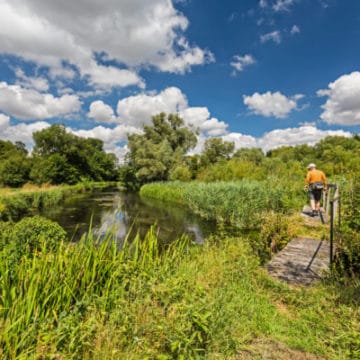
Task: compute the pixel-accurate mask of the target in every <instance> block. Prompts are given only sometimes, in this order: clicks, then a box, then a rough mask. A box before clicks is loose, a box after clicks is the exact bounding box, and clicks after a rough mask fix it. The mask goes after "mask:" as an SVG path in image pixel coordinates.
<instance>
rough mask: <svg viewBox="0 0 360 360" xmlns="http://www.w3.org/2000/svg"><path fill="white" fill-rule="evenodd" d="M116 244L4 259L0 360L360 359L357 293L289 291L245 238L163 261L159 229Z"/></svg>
mask: <svg viewBox="0 0 360 360" xmlns="http://www.w3.org/2000/svg"><path fill="white" fill-rule="evenodd" d="M108 240H109V241H104V242H102V243H101V244H96V242H93V241H90V240H89V239H88V240H85V239H83V241H81V242H80V243H77V244H68V243H60V244H59V246H57V247H56V249H54V250H51V251H50V250H46V247H45V246H44V247H43V248H41V247H40V250H38V251H36V252H35V253H26V254H25V255H24V256H23V257H22V258H21V260H20V261H19V262H18V263H17V265H16V266H14V265H13V264H12V265H11V268H9V264H10V259H9V257H8V256H7V255H8V254H7V253H6V248H5V249H3V250H2V252H1V282H0V287H1V289H0V291H1V295H2V296H1V317H0V349H1V350H0V356H1V358H4V359H15V358H16V359H29V358H36V359H43V358H48V359H61V358H66V359H195V358H198V359H199V358H204V359H205V358H206V359H230V358H233V359H237V358H239V359H241V358H244V359H256V358H264V356H265V355H266V356H271V357H270V358H274V359H275V358H276V359H289V358H294V359H304V358H307V359H321V358H324V359H347V358H354V359H355V358H358V357H359V356H360V353H359V341H360V338H359V330H360V320H359V319H360V312H359V307H358V305H359V303H358V300H359V298H356V297H355V296H354V295H355V294H354V293H353V292H352V291H353V290H352V289H354V288H353V287H348V288H346V289H344V288H338V287H336V286H335V285H333V284H331V283H329V284H323V285H320V286H319V287H317V288H299V289H296V288H292V287H289V286H287V285H284V284H281V283H278V282H276V281H274V280H272V279H270V278H269V277H268V276H267V275H266V273H265V272H264V271H263V270H262V269H261V267H259V263H258V259H257V258H256V257H255V256H254V255H253V252H252V249H250V247H249V246H248V241H246V239H242V238H225V239H224V238H221V239H216V238H213V239H209V241H208V242H207V244H206V245H204V246H194V245H191V244H189V243H188V241H187V240H186V239H182V240H180V241H178V242H176V243H174V244H173V245H172V246H171V248H169V249H168V250H167V251H166V252H164V253H161V254H159V253H158V251H157V238H156V235H155V232H154V231H150V232H149V234H148V236H147V237H146V239H145V240H144V241H141V242H140V241H135V242H134V243H133V244H132V245H129V246H124V247H123V249H122V250H118V248H117V247H116V245H115V244H114V242H112V239H111V234H109V239H108ZM138 240H139V239H138ZM218 240H219V241H218Z"/></svg>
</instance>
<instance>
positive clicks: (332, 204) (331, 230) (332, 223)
mask: <svg viewBox="0 0 360 360" xmlns="http://www.w3.org/2000/svg"><path fill="white" fill-rule="evenodd" d="M333 243H334V201H333V200H331V201H330V259H329V260H330V271H332V263H333Z"/></svg>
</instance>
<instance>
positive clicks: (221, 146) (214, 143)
mask: <svg viewBox="0 0 360 360" xmlns="http://www.w3.org/2000/svg"><path fill="white" fill-rule="evenodd" d="M234 148H235V144H234V143H233V142H230V141H223V139H222V138H209V139H206V141H205V144H204V148H203V150H202V152H201V164H202V165H203V166H206V165H210V164H215V163H216V162H219V161H224V160H229V159H230V156H231V154H232V153H233V151H234Z"/></svg>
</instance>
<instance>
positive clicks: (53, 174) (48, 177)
mask: <svg viewBox="0 0 360 360" xmlns="http://www.w3.org/2000/svg"><path fill="white" fill-rule="evenodd" d="M30 178H31V179H32V181H33V182H34V183H35V184H38V185H41V184H45V183H48V184H54V185H59V184H64V183H68V184H75V183H77V182H79V180H80V173H79V172H78V171H77V169H76V168H75V167H73V166H71V165H70V164H69V163H68V162H67V159H66V157H65V156H64V155H61V154H58V153H56V154H51V155H50V156H49V157H46V158H43V157H37V158H35V159H34V165H33V167H32V169H31V172H30Z"/></svg>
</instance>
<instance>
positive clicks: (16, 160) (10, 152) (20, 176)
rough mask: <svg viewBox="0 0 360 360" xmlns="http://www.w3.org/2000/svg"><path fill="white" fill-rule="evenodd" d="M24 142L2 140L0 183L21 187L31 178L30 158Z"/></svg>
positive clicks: (0, 146) (0, 144) (0, 143)
mask: <svg viewBox="0 0 360 360" xmlns="http://www.w3.org/2000/svg"><path fill="white" fill-rule="evenodd" d="M27 155H28V152H27V150H26V148H25V144H24V143H22V142H19V141H17V142H15V144H13V143H12V142H11V141H3V140H0V160H1V162H0V183H2V184H3V185H4V186H11V187H19V186H22V185H23V184H25V183H26V182H27V181H28V180H29V172H30V159H29V158H28V157H27Z"/></svg>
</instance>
